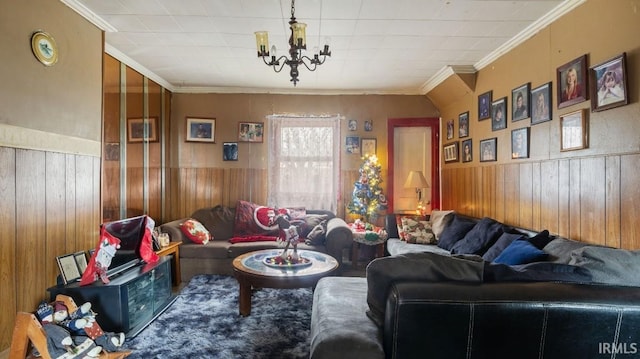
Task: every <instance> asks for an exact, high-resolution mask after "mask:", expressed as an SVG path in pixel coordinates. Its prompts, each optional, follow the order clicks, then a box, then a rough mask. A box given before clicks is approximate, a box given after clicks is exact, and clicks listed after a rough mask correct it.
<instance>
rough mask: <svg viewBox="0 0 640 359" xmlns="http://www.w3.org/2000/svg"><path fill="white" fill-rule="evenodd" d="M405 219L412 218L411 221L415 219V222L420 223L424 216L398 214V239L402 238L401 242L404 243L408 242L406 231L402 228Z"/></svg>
mask: <svg viewBox="0 0 640 359" xmlns="http://www.w3.org/2000/svg"><path fill="white" fill-rule="evenodd" d="M404 218H410V219H413V220H415V221H419V220H421V219H422V218H423V217H422V216H418V215H403V214H396V227H398V237H400V240H402V241H406V240H407V237H406V231H405V230H404V228H403V226H402V220H403V219H404Z"/></svg>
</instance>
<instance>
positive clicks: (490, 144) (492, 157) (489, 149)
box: [480, 137, 498, 162]
mask: <svg viewBox="0 0 640 359" xmlns="http://www.w3.org/2000/svg"><path fill="white" fill-rule="evenodd" d="M497 160H498V138H497V137H493V138H487V139H485V140H481V141H480V162H491V161H497Z"/></svg>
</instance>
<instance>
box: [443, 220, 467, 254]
mask: <svg viewBox="0 0 640 359" xmlns="http://www.w3.org/2000/svg"><path fill="white" fill-rule="evenodd" d="M475 225H476V223H475V222H473V221H471V220H469V219H465V218H462V217H459V216H456V215H455V214H454V216H453V220H451V223H450V224H449V225H448V226H447V227H446V228H445V229H444V230H443V231H442V233H441V234H440V238H439V239H438V247H440V248H442V249H446V250H448V251H450V250H451V248H453V245H454V244H456V242H457V241H459V240H461V239H462V238H463V237H464V236H465V234H467V232H469V231H470V230H471V228H473V227H475Z"/></svg>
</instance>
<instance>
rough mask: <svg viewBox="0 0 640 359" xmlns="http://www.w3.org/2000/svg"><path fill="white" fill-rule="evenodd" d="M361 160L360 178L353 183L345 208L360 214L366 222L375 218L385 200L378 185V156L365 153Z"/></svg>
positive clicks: (380, 179) (379, 179) (379, 181)
mask: <svg viewBox="0 0 640 359" xmlns="http://www.w3.org/2000/svg"><path fill="white" fill-rule="evenodd" d="M363 160H364V162H363V163H362V166H360V178H359V179H358V180H357V181H356V182H355V183H354V188H353V193H352V194H351V201H350V202H349V205H348V206H347V210H348V211H349V213H353V214H358V215H360V216H362V217H363V218H364V220H365V221H366V222H369V220H372V219H375V218H374V217H375V216H376V215H377V213H378V209H381V208H384V206H386V200H385V199H384V195H383V194H382V188H381V187H380V183H382V178H381V176H380V171H381V166H380V164H378V157H376V156H375V155H371V156H369V155H367V156H365V157H363Z"/></svg>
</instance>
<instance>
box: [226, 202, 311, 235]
mask: <svg viewBox="0 0 640 359" xmlns="http://www.w3.org/2000/svg"><path fill="white" fill-rule="evenodd" d="M279 214H284V215H287V217H288V218H289V220H290V221H292V222H293V221H294V220H300V219H301V218H304V216H305V214H306V211H305V209H304V208H279V209H276V208H271V207H266V206H262V205H259V204H255V203H251V202H247V201H238V204H237V205H236V218H235V222H234V225H233V227H234V228H233V236H234V237H246V236H256V235H261V236H277V235H278V224H277V223H276V222H275V218H276V216H277V215H279Z"/></svg>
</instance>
